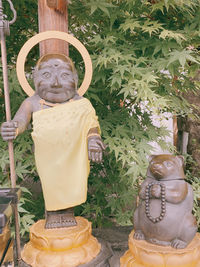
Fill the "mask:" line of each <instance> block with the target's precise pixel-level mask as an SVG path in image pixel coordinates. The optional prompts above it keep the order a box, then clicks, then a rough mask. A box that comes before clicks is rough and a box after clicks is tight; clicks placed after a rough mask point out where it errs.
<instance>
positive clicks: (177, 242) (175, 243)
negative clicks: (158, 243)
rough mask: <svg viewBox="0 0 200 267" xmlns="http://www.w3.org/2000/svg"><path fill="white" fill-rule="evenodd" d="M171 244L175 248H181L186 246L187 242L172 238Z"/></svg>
mask: <svg viewBox="0 0 200 267" xmlns="http://www.w3.org/2000/svg"><path fill="white" fill-rule="evenodd" d="M171 246H172V247H173V248H176V249H183V248H185V247H187V243H186V242H184V241H182V240H180V239H174V240H173V241H172V242H171Z"/></svg>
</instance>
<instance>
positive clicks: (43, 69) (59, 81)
mask: <svg viewBox="0 0 200 267" xmlns="http://www.w3.org/2000/svg"><path fill="white" fill-rule="evenodd" d="M77 80H78V78H77V72H76V70H75V68H74V64H73V62H72V60H71V59H70V58H68V57H67V56H65V55H60V54H48V55H45V56H43V57H42V58H40V59H39V61H38V63H37V65H36V67H35V70H34V84H35V89H36V94H38V95H39V96H40V97H41V98H42V99H44V100H46V101H49V102H52V103H62V102H65V101H67V100H69V99H71V98H73V97H74V96H75V95H76V94H77Z"/></svg>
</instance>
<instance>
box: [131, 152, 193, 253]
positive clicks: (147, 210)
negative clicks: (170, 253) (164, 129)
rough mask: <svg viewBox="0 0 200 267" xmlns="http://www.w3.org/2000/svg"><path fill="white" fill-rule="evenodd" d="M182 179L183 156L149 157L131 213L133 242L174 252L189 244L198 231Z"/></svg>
mask: <svg viewBox="0 0 200 267" xmlns="http://www.w3.org/2000/svg"><path fill="white" fill-rule="evenodd" d="M184 179H185V175H184V171H183V157H182V156H173V155H167V154H166V155H165V154H164V155H156V156H151V158H150V163H149V167H148V170H147V178H146V179H145V181H144V182H143V183H142V185H141V190H140V193H139V198H140V203H139V206H138V208H137V209H136V211H135V213H134V229H135V233H134V238H135V239H140V240H146V241H148V242H150V243H153V244H157V245H163V246H172V247H173V248H176V249H183V248H185V247H186V246H187V245H188V244H189V243H190V242H191V241H192V239H193V238H194V236H195V234H196V231H197V225H196V220H195V217H194V216H193V215H192V208H193V190H192V187H191V185H190V184H188V183H187V182H186V181H185V180H184Z"/></svg>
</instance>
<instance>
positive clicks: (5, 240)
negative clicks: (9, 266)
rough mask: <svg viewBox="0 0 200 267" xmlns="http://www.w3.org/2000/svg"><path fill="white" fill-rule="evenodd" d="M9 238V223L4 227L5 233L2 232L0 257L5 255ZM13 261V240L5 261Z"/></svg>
mask: <svg viewBox="0 0 200 267" xmlns="http://www.w3.org/2000/svg"><path fill="white" fill-rule="evenodd" d="M9 239H10V228H9V226H8V225H7V226H6V227H5V228H4V230H3V233H2V234H0V259H1V258H2V256H3V252H4V249H5V247H6V244H7V243H8V240H9ZM12 261H13V242H12V241H11V244H10V246H9V249H8V251H7V253H6V257H5V259H4V263H5V262H12Z"/></svg>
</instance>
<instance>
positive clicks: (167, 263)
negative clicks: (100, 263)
mask: <svg viewBox="0 0 200 267" xmlns="http://www.w3.org/2000/svg"><path fill="white" fill-rule="evenodd" d="M133 235H134V231H132V232H131V233H130V235H129V250H127V251H126V252H125V254H124V255H123V257H121V259H120V263H121V264H120V267H200V234H199V233H197V234H196V236H195V237H194V239H193V240H192V242H191V243H190V244H189V245H188V246H187V247H186V248H184V249H174V248H172V247H171V246H158V245H154V244H151V243H148V242H146V241H145V240H136V239H134V238H133Z"/></svg>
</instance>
